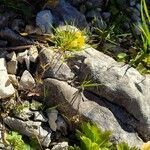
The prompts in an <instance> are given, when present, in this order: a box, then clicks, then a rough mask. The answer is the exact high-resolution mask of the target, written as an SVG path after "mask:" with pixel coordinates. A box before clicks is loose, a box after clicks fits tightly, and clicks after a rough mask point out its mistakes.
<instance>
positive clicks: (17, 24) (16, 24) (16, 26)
mask: <svg viewBox="0 0 150 150" xmlns="http://www.w3.org/2000/svg"><path fill="white" fill-rule="evenodd" d="M24 26H25V23H24V21H23V20H22V19H14V20H13V22H12V24H11V28H12V29H13V30H14V31H18V32H19V31H21V29H22V28H23V27H24Z"/></svg>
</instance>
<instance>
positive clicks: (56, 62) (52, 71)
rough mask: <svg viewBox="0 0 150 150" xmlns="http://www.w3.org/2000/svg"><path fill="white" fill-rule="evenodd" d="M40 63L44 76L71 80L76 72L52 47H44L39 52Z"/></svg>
mask: <svg viewBox="0 0 150 150" xmlns="http://www.w3.org/2000/svg"><path fill="white" fill-rule="evenodd" d="M39 59H40V64H39V66H40V67H41V66H43V68H42V69H43V70H42V71H40V70H39V71H40V72H41V73H42V74H43V78H56V79H59V80H70V79H73V78H74V73H73V72H72V71H71V69H70V68H69V67H68V65H67V63H66V62H63V61H62V57H61V56H60V53H55V52H53V50H52V49H50V48H49V49H48V48H43V49H42V50H41V52H40V54H39Z"/></svg>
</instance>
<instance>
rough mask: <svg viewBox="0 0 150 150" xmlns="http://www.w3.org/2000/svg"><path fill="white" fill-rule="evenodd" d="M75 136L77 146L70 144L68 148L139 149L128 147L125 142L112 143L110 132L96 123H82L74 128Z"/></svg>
mask: <svg viewBox="0 0 150 150" xmlns="http://www.w3.org/2000/svg"><path fill="white" fill-rule="evenodd" d="M76 137H77V139H78V140H79V141H80V144H79V146H77V145H75V146H70V147H69V150H139V149H138V148H136V147H129V146H128V144H126V143H125V142H122V143H120V144H117V145H115V144H113V143H112V142H111V141H110V137H111V132H110V131H102V130H101V129H99V128H98V127H97V126H96V124H91V123H83V124H82V125H81V127H80V129H79V130H76Z"/></svg>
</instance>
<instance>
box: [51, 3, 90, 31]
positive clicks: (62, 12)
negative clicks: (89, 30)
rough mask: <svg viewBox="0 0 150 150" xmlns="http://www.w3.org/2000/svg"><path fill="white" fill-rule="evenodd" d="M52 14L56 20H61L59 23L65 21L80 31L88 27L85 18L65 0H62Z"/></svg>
mask: <svg viewBox="0 0 150 150" xmlns="http://www.w3.org/2000/svg"><path fill="white" fill-rule="evenodd" d="M52 14H53V16H54V17H55V20H59V21H58V22H62V21H63V22H66V23H67V24H72V23H73V24H74V25H75V26H77V27H78V28H80V29H84V28H86V27H88V23H87V21H86V18H85V16H84V15H83V14H82V13H80V12H79V11H78V10H77V9H76V8H75V7H73V6H71V5H70V4H69V3H68V2H66V1H65V0H60V3H59V4H58V6H56V7H55V8H53V9H52ZM56 18H58V19H56ZM55 22H56V21H55Z"/></svg>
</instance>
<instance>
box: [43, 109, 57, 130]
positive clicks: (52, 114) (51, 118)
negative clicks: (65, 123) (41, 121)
mask: <svg viewBox="0 0 150 150" xmlns="http://www.w3.org/2000/svg"><path fill="white" fill-rule="evenodd" d="M46 113H47V116H48V123H49V126H50V128H51V129H52V130H53V131H56V130H57V124H56V120H57V116H58V111H57V110H56V109H47V110H46Z"/></svg>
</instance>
